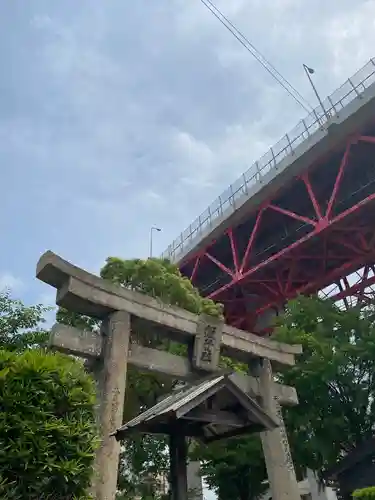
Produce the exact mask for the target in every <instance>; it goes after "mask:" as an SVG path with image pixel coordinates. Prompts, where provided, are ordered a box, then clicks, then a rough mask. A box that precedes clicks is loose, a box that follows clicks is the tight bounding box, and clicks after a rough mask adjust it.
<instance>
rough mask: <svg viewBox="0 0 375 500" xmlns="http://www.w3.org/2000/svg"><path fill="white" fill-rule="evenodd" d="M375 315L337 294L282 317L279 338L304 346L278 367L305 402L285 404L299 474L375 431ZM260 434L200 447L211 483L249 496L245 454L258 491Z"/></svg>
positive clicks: (227, 495)
mask: <svg viewBox="0 0 375 500" xmlns="http://www.w3.org/2000/svg"><path fill="white" fill-rule="evenodd" d="M374 317H375V315H374V310H373V308H369V309H367V310H365V311H363V310H362V311H360V310H358V309H351V310H348V311H345V310H340V309H339V308H338V307H337V306H336V305H335V304H333V303H332V302H331V301H329V300H326V301H323V300H320V299H318V298H307V297H299V298H298V299H296V300H294V301H292V302H290V303H289V304H288V307H287V308H286V311H285V314H284V315H283V316H281V317H280V319H279V321H278V325H277V327H276V331H275V335H274V338H275V339H277V340H279V341H281V342H286V343H291V344H302V346H303V354H302V355H301V356H298V357H297V360H296V365H295V366H294V367H292V368H290V367H286V368H285V369H282V371H281V372H279V373H278V374H277V377H278V380H279V381H280V382H282V383H285V384H288V385H291V386H294V387H295V388H296V390H297V393H298V398H299V405H298V406H295V407H292V408H287V409H286V410H285V409H284V416H285V423H286V427H287V431H288V434H289V439H290V444H291V449H292V456H293V459H294V463H295V465H296V469H297V473H301V472H302V471H303V470H304V469H306V468H311V469H312V470H316V471H318V472H322V471H324V470H326V469H329V468H330V467H331V466H333V465H334V464H335V463H336V462H338V461H339V460H340V459H341V458H342V457H343V456H344V455H345V454H346V453H348V452H349V451H351V450H352V449H353V448H354V447H355V446H357V445H358V444H360V443H361V442H362V441H365V440H366V439H367V438H368V437H370V436H372V435H373V432H374V423H375V414H374V404H375V403H374V401H375V385H374V384H375V379H374V372H375V321H374ZM256 440H257V437H252V436H251V437H248V438H244V439H237V440H234V441H228V442H226V443H225V444H224V443H222V444H219V445H217V446H216V447H215V448H211V447H210V448H208V449H206V450H204V449H202V448H201V449H200V453H201V454H200V458H201V459H203V460H205V462H204V464H205V465H204V471H205V473H206V474H207V475H208V481H209V484H210V485H211V486H212V487H216V489H217V491H218V494H219V498H220V500H227V499H232V500H235V499H237V498H238V499H240V498H245V496H241V492H240V491H239V488H240V485H241V484H242V485H243V484H244V483H241V482H240V481H239V478H245V476H246V471H244V468H243V464H244V461H245V462H247V463H248V473H247V479H248V481H249V483H250V484H251V487H250V485H249V486H248V491H250V496H249V497H248V498H257V496H256V494H257V491H260V490H261V489H262V483H263V481H264V480H265V479H266V473H265V469H264V459H263V453H262V452H261V451H260V448H259V442H258V448H257V445H256V443H255V441H256ZM263 484H264V483H263ZM251 489H252V492H251ZM242 495H246V482H245V486H243V489H242Z"/></svg>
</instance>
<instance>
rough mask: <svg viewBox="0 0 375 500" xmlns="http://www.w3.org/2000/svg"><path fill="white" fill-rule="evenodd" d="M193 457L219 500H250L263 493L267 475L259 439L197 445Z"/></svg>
mask: <svg viewBox="0 0 375 500" xmlns="http://www.w3.org/2000/svg"><path fill="white" fill-rule="evenodd" d="M194 455H195V457H196V458H199V459H200V460H201V463H202V473H203V474H204V476H205V477H206V482H207V484H208V485H209V487H210V488H211V489H213V490H215V491H216V492H217V494H218V497H219V499H220V500H226V499H233V500H237V499H238V500H252V499H255V498H258V497H259V496H260V495H261V494H262V493H264V492H265V491H266V490H267V488H268V486H267V481H266V480H267V473H266V466H265V461H264V458H263V451H262V446H261V442H260V438H259V436H258V435H252V436H247V437H245V438H233V439H228V440H225V441H218V442H217V443H212V444H211V445H209V446H205V445H198V447H197V448H196V450H195V454H194Z"/></svg>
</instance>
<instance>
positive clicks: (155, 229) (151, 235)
mask: <svg viewBox="0 0 375 500" xmlns="http://www.w3.org/2000/svg"><path fill="white" fill-rule="evenodd" d="M154 231H157V232H158V233H160V231H161V229H160V227H156V226H151V228H150V259H151V257H152V237H153V234H154Z"/></svg>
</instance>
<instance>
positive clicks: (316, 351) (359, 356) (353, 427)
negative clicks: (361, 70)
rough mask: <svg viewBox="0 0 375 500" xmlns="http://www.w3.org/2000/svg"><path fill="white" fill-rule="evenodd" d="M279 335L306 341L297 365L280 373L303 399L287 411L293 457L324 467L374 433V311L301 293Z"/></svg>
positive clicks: (300, 462) (280, 338)
mask: <svg viewBox="0 0 375 500" xmlns="http://www.w3.org/2000/svg"><path fill="white" fill-rule="evenodd" d="M276 337H277V339H278V340H280V341H284V342H289V343H296V344H302V346H303V354H302V355H301V356H299V358H298V360H297V363H296V365H295V366H294V367H292V368H289V369H284V370H283V371H282V373H281V374H280V379H281V381H282V382H284V383H286V384H289V385H292V386H294V387H295V388H296V390H297V393H298V398H299V405H298V406H296V407H294V408H291V409H290V410H289V411H288V412H287V413H286V424H287V428H288V429H289V433H290V438H291V444H292V448H293V453H294V458H295V460H296V461H297V462H298V463H299V464H302V465H303V466H304V467H309V468H311V469H312V470H316V471H323V470H326V469H328V468H330V467H331V466H333V465H334V464H335V463H336V462H337V461H339V460H340V458H342V456H344V455H345V454H347V453H349V452H350V451H351V450H352V449H353V448H354V447H356V446H357V445H359V444H360V443H362V442H363V441H365V440H367V438H369V437H371V436H372V435H373V431H374V423H375V406H374V405H375V399H374V397H375V378H374V369H375V320H374V311H373V309H372V308H371V309H367V310H360V309H357V308H353V309H349V310H340V309H339V308H338V307H337V306H336V305H335V304H333V303H332V302H331V301H329V300H321V299H318V298H306V297H301V298H299V299H298V300H296V301H293V302H292V303H290V304H289V307H288V309H287V311H286V313H285V315H284V317H283V319H282V324H281V325H280V326H279V328H278V331H277V335H276Z"/></svg>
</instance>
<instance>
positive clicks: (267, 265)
mask: <svg viewBox="0 0 375 500" xmlns="http://www.w3.org/2000/svg"><path fill="white" fill-rule="evenodd" d="M374 218H375V126H374V125H371V126H368V127H366V129H364V130H362V132H361V134H358V135H356V136H352V137H350V138H347V141H346V143H345V144H342V145H341V146H340V147H338V148H337V149H336V150H333V151H331V152H330V154H329V155H327V157H326V158H324V159H322V160H321V161H320V162H319V163H318V164H315V165H311V167H310V168H309V169H308V170H307V171H305V173H304V174H303V175H302V176H300V177H298V178H294V179H293V180H292V181H291V182H290V183H289V184H288V185H287V186H285V187H283V189H282V190H280V191H278V192H275V193H274V194H273V196H272V197H271V198H270V199H268V200H267V201H265V202H264V203H262V204H261V206H259V207H257V209H256V211H255V212H253V213H251V214H249V215H248V216H247V217H246V219H245V220H243V221H242V222H241V223H240V224H237V225H236V226H234V227H231V228H229V229H228V230H227V231H226V233H225V234H223V235H222V236H221V237H220V238H218V239H217V240H216V241H212V242H211V243H210V244H209V245H208V246H207V247H206V248H205V249H204V250H202V251H200V252H199V254H196V255H195V256H194V257H193V258H191V259H189V261H187V262H183V263H182V265H181V271H182V272H183V274H184V275H186V276H188V277H189V278H191V279H192V281H193V283H194V285H195V286H197V287H198V288H199V289H200V291H201V293H202V294H203V295H205V296H208V297H210V298H212V299H214V300H217V301H219V302H222V303H223V304H224V306H225V314H226V319H227V321H228V322H229V323H230V324H232V325H234V326H237V327H240V328H243V329H250V330H254V329H255V328H256V326H257V324H258V323H259V318H261V317H262V315H264V314H268V312H272V311H275V310H278V309H280V307H282V306H283V304H285V302H286V301H287V300H289V299H291V298H293V297H296V296H297V295H298V294H311V293H317V292H319V291H321V290H323V293H324V294H325V295H329V296H334V297H335V298H336V299H337V300H341V301H342V303H343V304H344V305H347V306H348V305H350V304H352V303H353V300H355V301H357V300H359V301H361V302H362V303H365V302H367V301H369V300H372V299H373V298H374V294H373V289H372V285H374V284H375V223H374ZM353 273H354V274H353ZM349 275H352V276H350V277H349V278H348V276H349ZM327 287H328V288H327Z"/></svg>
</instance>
